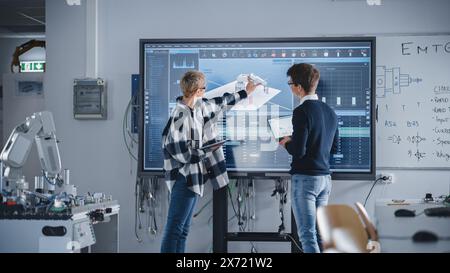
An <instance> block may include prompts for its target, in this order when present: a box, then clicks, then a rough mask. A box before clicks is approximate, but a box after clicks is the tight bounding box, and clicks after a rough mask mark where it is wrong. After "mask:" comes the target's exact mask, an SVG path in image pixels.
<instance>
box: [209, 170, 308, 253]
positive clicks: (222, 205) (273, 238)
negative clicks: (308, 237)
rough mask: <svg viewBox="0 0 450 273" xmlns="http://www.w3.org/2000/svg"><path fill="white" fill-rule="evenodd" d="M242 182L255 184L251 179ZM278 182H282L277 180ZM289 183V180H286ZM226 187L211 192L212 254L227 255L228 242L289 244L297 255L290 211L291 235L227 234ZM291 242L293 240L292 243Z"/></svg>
mask: <svg viewBox="0 0 450 273" xmlns="http://www.w3.org/2000/svg"><path fill="white" fill-rule="evenodd" d="M243 180H244V181H247V182H248V181H251V182H255V180H253V178H250V179H249V178H245V179H243ZM279 181H284V180H283V178H279ZM288 181H290V180H288ZM227 191H228V186H226V187H223V188H221V189H219V190H215V191H214V192H213V252H214V253H227V252H228V242H230V241H234V242H245V241H247V242H249V241H250V242H251V241H253V242H290V243H291V252H292V253H299V252H301V250H300V249H299V248H298V247H297V246H296V244H297V245H299V246H300V242H299V240H298V234H297V225H296V223H295V218H294V214H293V212H292V209H291V233H278V232H228V195H227V193H228V192H227ZM292 240H295V242H293V241H292Z"/></svg>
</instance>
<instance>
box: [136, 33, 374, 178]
mask: <svg viewBox="0 0 450 273" xmlns="http://www.w3.org/2000/svg"><path fill="white" fill-rule="evenodd" d="M232 42H235V43H255V44H257V43H268V42H269V43H270V42H274V43H276V42H281V43H289V42H293V43H296V42H298V43H302V42H307V43H314V42H330V43H332V42H369V43H370V46H371V86H370V88H371V92H370V98H371V105H370V114H371V117H372V119H371V120H372V122H371V163H372V164H371V168H370V171H368V172H343V171H341V172H332V179H333V180H374V179H375V170H376V156H375V155H376V141H375V135H376V134H375V127H376V126H375V123H376V118H377V117H376V113H375V104H376V101H375V99H376V98H375V78H376V77H375V73H376V63H375V61H376V37H317V38H315V37H307V38H237V39H234V38H223V39H219V38H215V39H203V38H192V39H189V38H183V39H140V40H139V75H140V77H139V81H140V82H139V96H138V100H139V119H138V122H139V123H138V124H139V127H138V128H139V157H138V175H139V176H140V177H148V176H164V171H163V169H162V168H161V169H160V170H159V169H158V170H144V162H143V152H144V148H143V145H142V144H143V140H144V139H143V138H144V131H143V128H144V127H143V122H144V112H143V109H144V107H143V103H144V54H145V45H146V44H161V43H167V44H169V43H170V44H177V43H179V44H190V43H232ZM228 175H229V176H230V177H253V178H266V179H267V178H279V177H290V175H289V173H288V172H286V171H270V172H261V171H245V170H243V171H228Z"/></svg>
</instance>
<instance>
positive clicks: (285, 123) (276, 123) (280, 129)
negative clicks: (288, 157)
mask: <svg viewBox="0 0 450 273" xmlns="http://www.w3.org/2000/svg"><path fill="white" fill-rule="evenodd" d="M269 126H270V130H271V131H272V134H273V136H274V137H275V139H277V140H278V141H280V140H281V139H283V138H284V137H285V136H291V135H292V131H293V130H294V129H293V127H292V115H289V116H282V117H277V118H271V119H269Z"/></svg>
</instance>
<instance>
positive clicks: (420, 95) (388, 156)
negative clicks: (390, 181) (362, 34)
mask: <svg viewBox="0 0 450 273" xmlns="http://www.w3.org/2000/svg"><path fill="white" fill-rule="evenodd" d="M376 54H377V57H376V61H377V63H376V64H377V68H376V78H375V82H376V107H377V114H378V115H377V116H378V119H377V123H376V146H377V148H376V150H377V154H376V155H377V167H378V168H395V167H398V168H402V167H406V168H450V35H447V36H445V35H443V36H403V37H377V51H376Z"/></svg>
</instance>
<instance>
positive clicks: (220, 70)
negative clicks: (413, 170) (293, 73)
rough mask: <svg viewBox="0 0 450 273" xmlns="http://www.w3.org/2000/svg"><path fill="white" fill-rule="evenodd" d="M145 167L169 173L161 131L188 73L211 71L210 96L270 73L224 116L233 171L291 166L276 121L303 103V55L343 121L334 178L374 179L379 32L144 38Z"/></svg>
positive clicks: (267, 171) (221, 123)
mask: <svg viewBox="0 0 450 273" xmlns="http://www.w3.org/2000/svg"><path fill="white" fill-rule="evenodd" d="M140 49H141V52H140V56H141V58H140V66H141V67H140V69H141V70H140V74H141V77H140V78H141V95H140V106H141V110H142V111H141V116H140V128H139V132H140V151H139V168H140V173H141V174H143V175H145V174H154V173H162V168H163V153H162V145H161V135H162V130H163V128H164V126H165V125H166V122H167V120H168V118H169V115H170V112H171V111H172V109H173V107H174V106H175V104H176V98H177V97H179V96H180V95H181V89H180V86H179V82H180V79H181V77H182V75H183V74H184V73H185V72H186V71H189V70H199V71H202V72H203V73H204V74H205V75H206V79H207V90H206V94H205V97H206V98H211V97H214V96H220V95H222V94H223V93H224V92H229V93H230V92H236V91H239V90H242V89H243V88H244V87H245V81H244V80H245V79H246V76H245V75H248V74H254V75H256V76H258V77H260V78H262V79H264V80H265V81H266V83H267V84H266V85H265V86H259V87H258V89H257V90H256V91H255V92H254V93H253V94H252V95H251V96H250V97H248V98H247V99H246V100H243V101H241V102H239V103H238V104H237V105H235V106H233V107H231V109H229V110H228V111H226V112H224V114H223V115H222V116H221V117H220V118H219V120H218V126H217V128H218V130H219V135H220V138H221V139H228V140H229V141H228V142H226V143H225V145H224V146H223V148H222V149H223V151H224V154H225V159H226V165H227V170H228V171H229V173H231V174H233V173H234V174H239V173H241V174H244V175H251V174H255V175H261V174H262V175H267V176H272V175H277V174H283V173H284V174H287V173H288V171H289V169H290V164H291V161H292V159H291V156H290V155H289V154H288V153H287V152H286V150H285V149H284V148H283V147H281V146H280V145H279V144H278V141H277V139H276V138H275V136H274V133H273V130H271V128H270V124H269V121H270V120H273V119H277V118H280V117H284V116H289V115H292V111H293V110H294V109H295V107H297V106H298V105H299V99H298V98H297V97H295V96H293V94H292V92H291V91H290V87H289V85H288V84H287V76H286V72H287V70H288V68H289V67H290V66H292V65H293V64H295V63H310V64H312V65H314V66H315V67H316V68H318V69H319V71H320V81H319V85H318V88H317V94H318V96H319V99H320V100H322V101H323V102H325V103H327V104H328V105H330V106H331V107H332V108H333V109H334V110H335V112H336V114H337V116H338V121H339V135H340V138H339V145H338V147H339V148H338V153H337V154H334V155H332V156H331V158H330V166H331V170H332V171H333V175H334V178H342V179H372V178H373V177H374V170H375V155H374V153H375V145H374V141H375V139H374V133H375V132H374V128H375V127H374V122H375V120H374V118H375V117H374V97H373V90H374V88H373V87H374V83H373V80H374V66H375V63H374V62H375V39H374V38H326V39H325V38H318V39H313V38H308V39H258V40H254V39H253V40H252V39H247V40H245V39H239V40H198V39H195V40H141V44H140Z"/></svg>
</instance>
